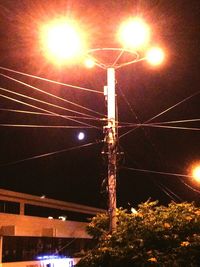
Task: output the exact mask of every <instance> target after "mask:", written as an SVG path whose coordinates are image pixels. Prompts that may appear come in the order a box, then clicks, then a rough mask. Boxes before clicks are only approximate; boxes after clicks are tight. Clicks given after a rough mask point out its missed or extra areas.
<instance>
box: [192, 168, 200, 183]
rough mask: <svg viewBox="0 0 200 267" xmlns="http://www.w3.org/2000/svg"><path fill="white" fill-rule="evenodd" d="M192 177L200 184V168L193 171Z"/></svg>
mask: <svg viewBox="0 0 200 267" xmlns="http://www.w3.org/2000/svg"><path fill="white" fill-rule="evenodd" d="M192 176H193V178H194V179H195V180H196V181H197V182H198V183H199V182H200V166H197V167H195V168H194V169H193V170H192Z"/></svg>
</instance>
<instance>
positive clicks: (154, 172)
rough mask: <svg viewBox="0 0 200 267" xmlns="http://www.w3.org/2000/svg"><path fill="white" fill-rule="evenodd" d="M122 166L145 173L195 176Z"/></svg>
mask: <svg viewBox="0 0 200 267" xmlns="http://www.w3.org/2000/svg"><path fill="white" fill-rule="evenodd" d="M121 168H122V169H125V170H130V171H136V172H145V173H153V174H161V175H168V176H176V177H185V178H193V177H192V176H191V175H186V174H180V173H171V172H161V171H152V170H146V169H137V168H130V167H125V166H122V167H121Z"/></svg>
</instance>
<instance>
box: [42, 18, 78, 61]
mask: <svg viewBox="0 0 200 267" xmlns="http://www.w3.org/2000/svg"><path fill="white" fill-rule="evenodd" d="M41 42H42V46H43V50H44V53H45V54H46V56H47V57H48V58H49V59H51V60H53V61H54V62H55V63H63V62H65V61H66V60H68V59H72V58H74V57H75V56H78V55H80V53H81V52H82V50H83V43H82V42H81V38H80V32H79V30H78V28H77V26H76V25H75V23H74V22H73V21H66V20H65V19H59V20H55V21H52V22H51V23H49V24H47V25H45V26H43V27H42V28H41Z"/></svg>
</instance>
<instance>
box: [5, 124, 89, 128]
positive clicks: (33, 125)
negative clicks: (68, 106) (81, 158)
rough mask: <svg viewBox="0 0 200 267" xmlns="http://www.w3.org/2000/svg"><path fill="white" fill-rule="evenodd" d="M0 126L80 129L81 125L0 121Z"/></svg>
mask: <svg viewBox="0 0 200 267" xmlns="http://www.w3.org/2000/svg"><path fill="white" fill-rule="evenodd" d="M0 127H19V128H57V129H82V128H83V126H67V125H40V124H7V123H0ZM84 128H93V126H87V127H86V126H84Z"/></svg>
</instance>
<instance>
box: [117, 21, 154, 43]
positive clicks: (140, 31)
mask: <svg viewBox="0 0 200 267" xmlns="http://www.w3.org/2000/svg"><path fill="white" fill-rule="evenodd" d="M119 38H120V40H121V42H122V43H123V44H124V46H126V47H129V48H139V47H141V46H143V45H145V44H146V43H147V42H148V41H149V39H150V29H149V27H148V25H147V24H146V23H145V22H144V21H142V20H141V19H139V18H135V19H129V20H128V21H126V22H125V23H123V24H122V26H121V28H120V31H119Z"/></svg>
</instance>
